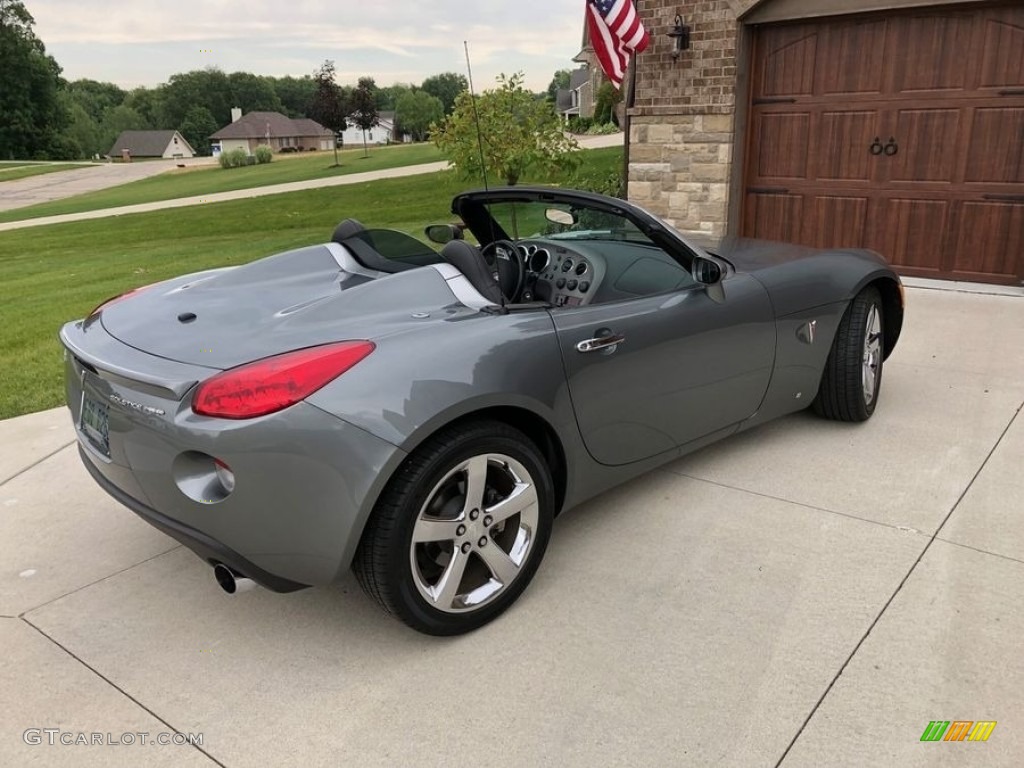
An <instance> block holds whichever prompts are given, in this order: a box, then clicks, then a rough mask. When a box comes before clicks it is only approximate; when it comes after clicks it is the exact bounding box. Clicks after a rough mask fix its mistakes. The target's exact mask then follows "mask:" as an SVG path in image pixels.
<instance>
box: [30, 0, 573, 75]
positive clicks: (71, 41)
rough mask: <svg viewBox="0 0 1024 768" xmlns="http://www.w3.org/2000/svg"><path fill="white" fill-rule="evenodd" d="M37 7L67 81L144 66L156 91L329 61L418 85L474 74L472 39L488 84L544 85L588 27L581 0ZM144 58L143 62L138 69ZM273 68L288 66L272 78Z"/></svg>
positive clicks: (52, 2)
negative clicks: (520, 81) (212, 70)
mask: <svg viewBox="0 0 1024 768" xmlns="http://www.w3.org/2000/svg"><path fill="white" fill-rule="evenodd" d="M28 7H29V10H30V11H32V13H33V15H34V16H35V18H36V33H37V34H38V35H39V37H40V38H41V39H42V40H43V42H44V43H45V44H46V45H47V48H48V49H50V51H51V53H53V54H54V55H55V57H56V58H57V59H58V61H59V62H60V63H61V65H62V66H63V67H64V70H65V72H64V74H65V77H68V78H70V79H76V78H78V77H92V78H94V79H102V80H111V81H113V82H122V83H127V82H128V80H129V79H132V78H134V79H135V80H136V81H137V80H138V78H139V77H140V76H143V75H142V72H140V71H139V70H143V71H144V72H145V73H146V74H145V76H147V77H153V78H155V79H154V80H153V81H152V82H149V83H147V84H149V85H156V84H157V83H158V82H163V81H166V80H167V78H169V77H170V76H171V75H172V74H174V73H175V72H182V71H188V70H190V69H197V68H201V67H202V66H207V65H208V64H214V65H218V66H222V67H223V68H225V69H229V70H236V69H243V70H249V71H254V72H259V73H261V74H278V75H287V74H291V75H302V74H307V73H309V72H311V71H312V70H313V69H315V68H316V66H317V65H318V64H319V63H320V62H321V61H322V60H323V58H333V59H335V60H336V61H337V63H338V68H339V70H344V71H349V70H351V71H356V70H359V71H362V72H364V73H370V74H373V75H375V76H376V77H377V80H378V82H383V83H387V82H393V81H395V80H396V79H398V78H399V77H401V79H402V80H403V81H412V82H417V81H419V80H422V79H423V78H424V77H427V76H429V75H431V74H434V73H436V72H438V71H444V70H445V69H457V70H458V71H462V69H461V66H460V65H459V62H462V61H463V56H462V53H463V49H462V41H463V40H468V41H469V43H470V49H471V52H472V55H473V61H474V67H475V68H479V70H480V75H481V78H487V79H488V80H490V79H491V78H493V77H494V75H496V74H497V73H498V72H499V71H516V70H524V71H526V74H527V80H528V83H529V84H530V85H531V87H534V88H535V89H538V90H539V89H541V88H543V87H545V86H546V85H547V82H548V81H549V80H550V78H551V74H552V73H553V71H554V70H555V69H561V68H565V67H570V66H572V62H571V58H572V56H574V55H575V54H576V53H577V52H578V51H579V44H580V39H581V34H582V25H583V3H582V2H581V0H519V2H516V3H506V2H497V1H496V0H481V1H480V2H476V3H473V2H467V0H435V1H434V2H430V3H416V2H412V0H374V2H370V3H357V4H348V3H340V2H337V0H335V1H334V2H323V1H322V0H291V2H288V3H287V4H282V3H280V2H269V1H268V0H250V1H249V2H247V3H245V4H244V5H243V4H239V3H229V2H224V1H223V0H222V1H219V2H218V1H217V0H178V2H176V3H166V2H155V0H136V2H133V3H123V4H119V5H117V6H116V10H110V8H111V6H110V5H109V4H107V3H106V2H101V1H100V0H75V1H74V2H71V1H70V0H46V1H45V2H41V1H38V0H37V2H32V1H31V0H30V1H29V2H28ZM200 51H202V52H211V51H212V52H213V54H215V55H216V54H217V53H218V51H220V52H221V61H222V63H218V62H216V61H212V60H211V57H210V56H209V55H207V56H206V58H200V57H199V55H198V54H199V52H200ZM86 52H89V53H88V54H87V53H86ZM133 57H136V58H137V59H139V61H138V65H137V66H131V65H129V66H128V67H127V68H126V62H127V61H130V60H132V58H133ZM143 58H145V59H146V60H145V61H142V59H143ZM214 58H215V57H214ZM154 59H157V60H154ZM247 62H248V63H247ZM271 62H274V63H275V64H276V65H278V66H287V67H288V68H287V69H286V70H277V71H269V72H268V71H267V66H268V64H270V63H271ZM438 64H442V65H443V69H441V70H439V69H437V66H438ZM80 73H81V74H80Z"/></svg>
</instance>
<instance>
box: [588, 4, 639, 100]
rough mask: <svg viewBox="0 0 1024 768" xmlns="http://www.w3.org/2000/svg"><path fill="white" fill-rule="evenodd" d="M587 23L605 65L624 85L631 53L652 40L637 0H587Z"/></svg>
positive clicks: (611, 76)
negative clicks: (639, 11) (640, 14)
mask: <svg viewBox="0 0 1024 768" xmlns="http://www.w3.org/2000/svg"><path fill="white" fill-rule="evenodd" d="M587 24H588V26H589V27H590V43H591V45H593V46H594V52H595V53H596V54H597V60H598V61H600V62H601V69H603V70H604V73H605V74H606V75H608V79H609V80H611V81H612V84H613V85H614V86H615V87H616V88H621V87H622V78H624V77H625V76H626V67H627V66H629V57H630V56H631V55H632V54H633V53H634V52H635V53H643V52H644V50H645V49H646V48H647V46H648V44H649V43H650V42H651V36H650V35H649V34H647V30H646V29H644V25H643V24H642V23H640V16H639V15H638V14H637V12H636V7H635V6H634V5H633V0H587Z"/></svg>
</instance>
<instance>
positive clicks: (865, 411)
mask: <svg viewBox="0 0 1024 768" xmlns="http://www.w3.org/2000/svg"><path fill="white" fill-rule="evenodd" d="M872 311H874V312H877V315H878V329H877V332H876V334H873V335H872V340H873V341H874V340H877V354H876V355H874V356H873V359H874V360H875V364H874V365H872V366H869V367H870V368H872V369H873V372H874V386H873V388H871V391H868V388H866V387H865V382H864V379H865V366H866V363H865V340H866V338H867V335H868V323H869V322H870V318H871V316H872ZM884 329H885V315H884V313H883V308H882V297H881V295H880V294H879V293H878V290H877V289H876V288H865V289H864V290H863V291H861V292H860V293H858V294H857V295H856V296H855V297H854V299H853V301H851V302H850V306H849V307H847V308H846V312H845V314H844V315H843V319H842V321H841V322H840V323H839V329H838V330H837V331H836V337H835V340H834V341H833V342H832V349H831V351H830V352H829V355H828V360H827V361H826V362H825V371H824V373H823V374H822V377H821V385H820V386H819V387H818V395H817V397H816V398H815V399H814V403H813V407H814V411H815V413H817V414H818V415H819V416H824V417H825V418H826V419H833V420H835V421H852V422H857V421H867V420H868V419H869V418H871V414H873V413H874V412H875V406H876V405H877V403H878V395H879V393H880V392H881V388H882V359H883V358H884V357H885V333H884Z"/></svg>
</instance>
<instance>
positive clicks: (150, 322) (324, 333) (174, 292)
mask: <svg viewBox="0 0 1024 768" xmlns="http://www.w3.org/2000/svg"><path fill="white" fill-rule="evenodd" d="M453 304H456V300H455V297H454V294H453V293H452V292H451V290H450V289H449V288H448V287H447V285H446V283H445V280H444V278H443V277H442V276H441V275H440V274H439V273H438V272H437V271H436V270H435V269H432V268H422V269H414V270H409V271H406V272H400V273H397V274H394V275H383V276H380V277H374V276H372V274H356V273H353V272H346V271H345V270H344V269H342V268H341V267H340V266H339V264H338V262H337V261H336V260H335V258H334V255H333V253H332V252H331V250H330V248H329V247H327V246H313V247H309V248H302V249H299V250H295V251H289V252H287V253H282V254H278V255H276V256H272V257H269V258H266V259H262V260H260V261H257V262H253V263H251V264H247V265H244V266H241V267H236V268H233V269H228V270H220V271H216V272H213V273H204V274H200V275H193V276H189V277H185V278H179V279H177V280H171V281H168V282H166V283H160V284H158V285H156V286H154V287H152V288H150V289H147V290H144V291H141V292H140V293H138V294H137V295H134V296H131V297H130V298H128V299H126V300H124V301H121V302H117V303H115V304H112V305H111V306H109V307H107V308H105V309H103V310H102V312H101V315H100V320H101V321H102V323H103V327H104V328H105V329H106V331H107V332H108V333H109V334H110V335H111V336H114V337H115V338H117V339H118V340H120V341H122V342H123V343H125V344H128V345H130V346H132V347H135V348H136V349H139V350H142V351H144V352H147V353H149V354H151V355H157V356H159V357H163V358H167V359H169V360H175V361H178V362H184V363H189V364H193V365H201V366H204V367H207V368H216V369H225V368H231V367H234V366H236V365H241V364H243V363H246V362H250V361H252V360H257V359H260V358H263V357H269V356H271V355H276V354H280V353H282V352H287V351H290V350H293V349H301V348H304V347H310V346H315V345H318V344H327V343H330V342H334V341H341V340H345V339H368V340H379V339H381V338H383V337H384V336H387V335H390V334H392V333H396V332H398V331H400V330H403V329H404V328H407V327H408V325H409V323H410V322H413V320H412V319H411V318H412V316H414V315H426V316H427V317H426V318H423V319H425V320H427V321H429V320H430V318H431V317H436V318H437V319H440V317H439V316H440V315H441V313H440V312H439V311H438V310H440V309H442V308H444V307H445V306H450V305H453Z"/></svg>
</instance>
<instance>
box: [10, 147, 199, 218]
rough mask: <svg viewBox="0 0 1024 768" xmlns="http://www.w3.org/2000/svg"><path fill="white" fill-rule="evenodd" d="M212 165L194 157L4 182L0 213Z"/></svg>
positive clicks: (109, 165)
mask: <svg viewBox="0 0 1024 768" xmlns="http://www.w3.org/2000/svg"><path fill="white" fill-rule="evenodd" d="M212 162H213V161H212V159H211V158H209V157H197V158H193V159H191V160H152V161H147V162H138V163H106V164H103V165H87V166H83V167H81V168H76V169H74V170H72V171H58V172H56V173H44V174H42V175H41V176H29V177H28V178H27V179H18V180H17V181H5V182H4V183H3V184H0V211H11V210H14V209H15V208H25V207H26V206H29V205H36V204H37V203H48V202H50V201H52V200H63V199H64V198H65V197H74V196H75V195H82V194H85V193H86V192H96V191H98V190H101V189H107V188H108V187H118V186H120V185H122V184H127V183H129V182H131V181H138V180H139V179H148V178H149V177H150V176H156V175H158V174H161V173H165V172H166V171H169V170H171V169H172V168H176V167H177V166H178V164H179V163H184V164H185V165H209V164H210V163H212Z"/></svg>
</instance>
